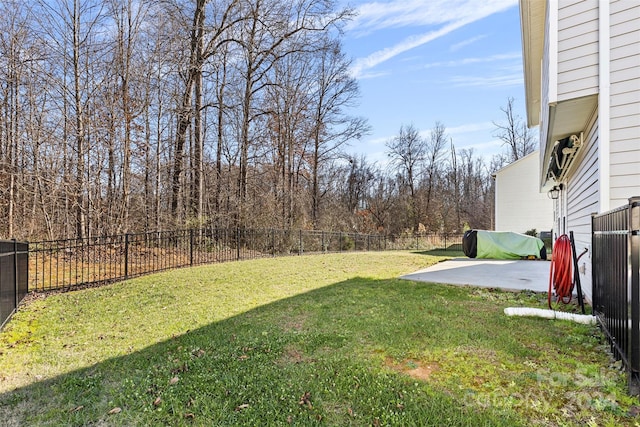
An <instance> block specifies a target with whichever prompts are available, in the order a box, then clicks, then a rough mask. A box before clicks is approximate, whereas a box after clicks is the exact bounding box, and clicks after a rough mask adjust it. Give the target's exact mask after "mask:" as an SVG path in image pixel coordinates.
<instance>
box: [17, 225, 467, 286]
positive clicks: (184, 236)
mask: <svg viewBox="0 0 640 427" xmlns="http://www.w3.org/2000/svg"><path fill="white" fill-rule="evenodd" d="M393 249H410V250H433V249H449V250H462V236H461V235H445V234H426V233H422V234H414V235H412V234H407V235H403V236H385V235H378V234H358V233H340V232H328V231H311V230H274V229H264V230H247V229H214V228H206V229H190V230H179V231H162V232H148V233H139V234H123V235H116V236H102V237H91V238H84V239H65V240H51V241H41V242H32V243H30V244H29V254H30V257H29V269H30V276H29V277H30V282H29V290H30V291H49V290H57V289H63V290H66V289H75V288H78V287H83V286H91V285H96V284H103V283H108V282H113V281H118V280H123V279H127V278H131V277H135V276H139V275H142V274H148V273H154V272H159V271H163V270H167V269H172V268H179V267H188V266H195V265H202V264H211V263H219V262H227V261H240V260H249V259H256V258H263V257H275V256H285V255H302V254H310V253H326V252H342V251H380V250H393Z"/></svg>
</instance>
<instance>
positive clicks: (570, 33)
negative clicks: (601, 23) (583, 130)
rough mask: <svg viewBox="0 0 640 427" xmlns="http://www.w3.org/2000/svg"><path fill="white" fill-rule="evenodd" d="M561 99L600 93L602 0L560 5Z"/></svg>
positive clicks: (559, 67)
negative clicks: (599, 17)
mask: <svg viewBox="0 0 640 427" xmlns="http://www.w3.org/2000/svg"><path fill="white" fill-rule="evenodd" d="M557 93H558V101H563V100H567V99H572V98H579V97H582V96H587V95H593V94H595V93H598V0H580V1H576V0H571V1H566V0H565V1H560V2H559V5H558V92H557Z"/></svg>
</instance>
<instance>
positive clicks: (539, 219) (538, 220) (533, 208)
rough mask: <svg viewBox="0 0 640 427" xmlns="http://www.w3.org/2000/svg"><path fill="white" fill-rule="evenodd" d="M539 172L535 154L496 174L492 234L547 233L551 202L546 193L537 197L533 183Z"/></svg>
mask: <svg viewBox="0 0 640 427" xmlns="http://www.w3.org/2000/svg"><path fill="white" fill-rule="evenodd" d="M539 170H540V156H539V153H538V152H537V151H535V152H533V153H531V154H529V155H528V156H525V157H523V158H521V159H519V160H517V161H515V162H513V163H511V164H510V165H507V166H505V167H504V168H502V169H500V170H499V171H498V172H496V174H495V184H496V187H495V194H496V196H495V197H496V199H495V206H496V209H495V212H496V222H495V229H496V231H515V232H517V233H524V232H525V231H527V230H531V229H533V228H535V229H536V230H538V231H543V230H551V228H552V226H553V202H552V201H551V199H549V197H548V196H547V194H546V192H545V193H540V190H539V186H538V182H537V180H536V179H535V178H536V177H537V176H538V174H539Z"/></svg>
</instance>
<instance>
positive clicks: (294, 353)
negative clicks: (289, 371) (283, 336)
mask: <svg viewBox="0 0 640 427" xmlns="http://www.w3.org/2000/svg"><path fill="white" fill-rule="evenodd" d="M313 361H314V360H313V359H311V358H310V357H307V356H305V355H304V353H303V352H302V351H301V350H300V349H299V348H296V347H294V346H292V345H290V346H287V347H286V348H285V349H284V351H283V353H282V356H280V358H278V360H277V361H276V364H277V365H279V366H282V365H291V364H294V365H295V364H298V363H312V362H313Z"/></svg>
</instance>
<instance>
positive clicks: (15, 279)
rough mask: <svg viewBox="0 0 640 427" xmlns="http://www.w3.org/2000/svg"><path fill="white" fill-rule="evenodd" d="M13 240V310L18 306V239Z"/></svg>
mask: <svg viewBox="0 0 640 427" xmlns="http://www.w3.org/2000/svg"><path fill="white" fill-rule="evenodd" d="M12 240H13V289H14V297H15V304H14V306H13V308H14V310H15V309H16V308H18V302H19V301H18V241H17V240H16V239H12Z"/></svg>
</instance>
